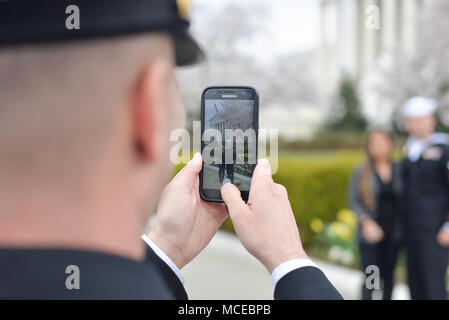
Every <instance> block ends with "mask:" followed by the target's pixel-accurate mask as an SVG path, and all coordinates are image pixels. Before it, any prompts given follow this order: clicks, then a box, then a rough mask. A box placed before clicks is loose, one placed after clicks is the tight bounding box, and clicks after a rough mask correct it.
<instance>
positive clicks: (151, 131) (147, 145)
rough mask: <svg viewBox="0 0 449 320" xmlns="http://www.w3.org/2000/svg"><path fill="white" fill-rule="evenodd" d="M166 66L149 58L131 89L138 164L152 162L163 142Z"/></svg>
mask: <svg viewBox="0 0 449 320" xmlns="http://www.w3.org/2000/svg"><path fill="white" fill-rule="evenodd" d="M169 71H170V66H169V64H168V63H167V62H166V61H165V60H164V59H162V58H155V59H153V60H152V61H151V62H150V63H149V64H148V65H147V67H146V68H145V69H143V71H142V72H141V74H140V76H139V78H138V80H137V82H136V84H135V86H134V90H133V98H132V101H133V125H134V131H135V137H134V139H135V148H136V153H137V156H138V157H139V159H140V160H141V161H145V162H146V161H154V160H157V159H159V158H160V156H161V153H162V152H164V151H165V150H164V143H166V141H165V140H166V139H167V137H166V131H167V126H168V119H167V112H166V108H167V107H168V106H167V103H168V101H167V92H168V88H167V85H168V75H169Z"/></svg>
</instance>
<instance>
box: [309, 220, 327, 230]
mask: <svg viewBox="0 0 449 320" xmlns="http://www.w3.org/2000/svg"><path fill="white" fill-rule="evenodd" d="M310 229H311V230H312V231H313V232H315V233H320V232H321V231H323V229H324V223H323V221H321V219H318V218H313V219H312V221H310Z"/></svg>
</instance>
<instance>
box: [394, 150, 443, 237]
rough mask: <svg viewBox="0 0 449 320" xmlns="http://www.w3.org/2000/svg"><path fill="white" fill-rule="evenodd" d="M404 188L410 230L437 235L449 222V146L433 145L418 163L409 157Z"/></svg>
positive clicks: (406, 160)
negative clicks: (448, 221)
mask: <svg viewBox="0 0 449 320" xmlns="http://www.w3.org/2000/svg"><path fill="white" fill-rule="evenodd" d="M403 185H404V200H405V201H406V204H407V205H406V208H407V210H406V212H407V222H408V223H407V225H408V227H409V228H411V229H410V230H409V231H410V232H413V231H416V230H422V231H428V232H430V233H432V234H436V233H437V232H438V231H439V229H440V228H441V227H442V226H443V224H444V223H445V222H446V221H447V220H448V213H449V146H448V145H445V144H434V145H431V146H429V147H427V149H426V150H425V151H424V152H423V153H422V155H421V157H420V158H419V159H418V161H415V162H412V161H410V160H409V159H408V158H406V159H405V160H404V162H403Z"/></svg>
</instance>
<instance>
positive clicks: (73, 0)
mask: <svg viewBox="0 0 449 320" xmlns="http://www.w3.org/2000/svg"><path fill="white" fill-rule="evenodd" d="M72 5H76V6H77V7H78V8H79V16H80V28H79V29H76V28H74V29H69V28H67V26H66V20H67V18H68V17H69V16H70V12H69V13H66V10H67V7H69V6H72ZM188 28H189V22H188V21H187V20H185V19H182V18H181V17H180V16H179V13H178V8H177V5H176V1H174V0H126V1H124V0H0V47H2V46H13V45H24V44H32V43H48V42H63V41H71V40H82V39H89V38H100V37H111V36H120V35H129V34H137V33H145V32H157V31H159V32H160V31H166V32H169V33H170V34H172V36H173V40H174V45H175V50H176V64H177V65H179V66H186V65H191V64H194V63H198V62H200V61H202V60H203V59H204V53H203V51H202V50H201V48H200V46H199V45H198V44H197V42H196V41H195V40H194V39H193V38H192V36H191V35H190V34H189V33H188Z"/></svg>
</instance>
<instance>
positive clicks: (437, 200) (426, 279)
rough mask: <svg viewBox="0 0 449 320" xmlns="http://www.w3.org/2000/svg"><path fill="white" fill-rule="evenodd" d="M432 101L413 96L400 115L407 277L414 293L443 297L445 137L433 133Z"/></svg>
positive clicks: (448, 150)
mask: <svg viewBox="0 0 449 320" xmlns="http://www.w3.org/2000/svg"><path fill="white" fill-rule="evenodd" d="M436 110H437V104H436V101H434V100H432V99H427V98H423V97H414V98H412V99H410V100H409V101H407V102H406V104H405V105H404V109H403V115H404V117H405V120H406V127H407V130H408V132H409V133H410V137H409V139H408V140H407V144H406V152H407V155H406V158H405V159H404V166H403V168H404V187H405V201H406V208H407V213H406V230H407V248H408V278H409V285H410V291H411V297H412V299H447V290H446V281H445V279H446V272H447V268H448V260H449V249H448V247H449V222H448V213H449V145H448V144H449V137H448V136H447V135H446V134H442V133H435V132H434V130H435V125H436V117H435V113H436Z"/></svg>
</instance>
